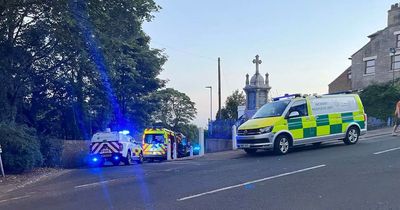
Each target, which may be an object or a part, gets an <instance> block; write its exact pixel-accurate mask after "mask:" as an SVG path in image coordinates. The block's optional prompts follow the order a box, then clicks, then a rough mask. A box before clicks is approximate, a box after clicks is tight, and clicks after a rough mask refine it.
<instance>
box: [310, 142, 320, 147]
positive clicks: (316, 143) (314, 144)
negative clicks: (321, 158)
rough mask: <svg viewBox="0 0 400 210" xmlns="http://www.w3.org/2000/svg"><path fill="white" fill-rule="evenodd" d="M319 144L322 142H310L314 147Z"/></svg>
mask: <svg viewBox="0 0 400 210" xmlns="http://www.w3.org/2000/svg"><path fill="white" fill-rule="evenodd" d="M321 144H322V142H315V143H312V145H313V146H314V147H319V146H321Z"/></svg>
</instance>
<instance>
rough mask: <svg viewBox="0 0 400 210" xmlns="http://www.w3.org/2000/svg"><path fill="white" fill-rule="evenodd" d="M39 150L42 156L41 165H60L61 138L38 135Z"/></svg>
mask: <svg viewBox="0 0 400 210" xmlns="http://www.w3.org/2000/svg"><path fill="white" fill-rule="evenodd" d="M40 151H41V153H42V156H43V166H45V167H59V166H61V155H62V151H63V142H62V140H59V139H51V138H48V137H40Z"/></svg>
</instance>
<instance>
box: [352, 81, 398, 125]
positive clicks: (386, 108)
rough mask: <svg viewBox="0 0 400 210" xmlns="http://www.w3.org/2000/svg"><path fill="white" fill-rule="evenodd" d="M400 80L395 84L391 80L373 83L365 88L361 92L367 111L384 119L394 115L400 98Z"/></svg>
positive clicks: (370, 114)
mask: <svg viewBox="0 0 400 210" xmlns="http://www.w3.org/2000/svg"><path fill="white" fill-rule="evenodd" d="M399 93H400V88H399V81H397V82H396V85H395V86H393V85H392V83H391V82H389V83H384V84H373V85H370V86H368V87H367V88H365V89H364V90H363V91H362V92H361V94H360V97H361V100H362V102H363V104H364V108H365V112H366V113H367V114H368V115H369V116H371V117H375V118H378V119H381V120H383V121H386V120H387V119H388V117H393V115H394V110H395V105H396V102H397V101H398V100H399V99H400V94H399Z"/></svg>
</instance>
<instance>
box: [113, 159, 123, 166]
mask: <svg viewBox="0 0 400 210" xmlns="http://www.w3.org/2000/svg"><path fill="white" fill-rule="evenodd" d="M120 162H121V161H120V160H112V161H111V163H112V164H113V165H114V166H119V163H120Z"/></svg>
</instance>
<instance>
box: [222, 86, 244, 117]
mask: <svg viewBox="0 0 400 210" xmlns="http://www.w3.org/2000/svg"><path fill="white" fill-rule="evenodd" d="M245 103H246V97H245V96H244V94H243V92H239V90H235V91H234V92H233V93H232V95H230V96H228V98H227V99H226V101H225V107H223V108H221V119H234V120H237V119H238V113H237V109H238V106H241V105H244V104H245ZM218 116H219V112H217V116H216V118H218Z"/></svg>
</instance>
